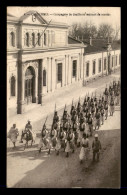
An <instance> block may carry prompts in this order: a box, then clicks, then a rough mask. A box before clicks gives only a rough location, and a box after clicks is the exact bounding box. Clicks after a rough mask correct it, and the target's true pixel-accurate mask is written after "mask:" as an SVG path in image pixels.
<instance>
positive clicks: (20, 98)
mask: <svg viewBox="0 0 127 195" xmlns="http://www.w3.org/2000/svg"><path fill="white" fill-rule="evenodd" d="M24 112H25V102H24V78H23V65H22V51H20V52H19V54H18V94H17V114H22V113H24Z"/></svg>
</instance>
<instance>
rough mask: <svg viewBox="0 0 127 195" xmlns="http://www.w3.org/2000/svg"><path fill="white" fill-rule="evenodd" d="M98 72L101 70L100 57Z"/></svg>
mask: <svg viewBox="0 0 127 195" xmlns="http://www.w3.org/2000/svg"><path fill="white" fill-rule="evenodd" d="M98 72H101V59H99V67H98Z"/></svg>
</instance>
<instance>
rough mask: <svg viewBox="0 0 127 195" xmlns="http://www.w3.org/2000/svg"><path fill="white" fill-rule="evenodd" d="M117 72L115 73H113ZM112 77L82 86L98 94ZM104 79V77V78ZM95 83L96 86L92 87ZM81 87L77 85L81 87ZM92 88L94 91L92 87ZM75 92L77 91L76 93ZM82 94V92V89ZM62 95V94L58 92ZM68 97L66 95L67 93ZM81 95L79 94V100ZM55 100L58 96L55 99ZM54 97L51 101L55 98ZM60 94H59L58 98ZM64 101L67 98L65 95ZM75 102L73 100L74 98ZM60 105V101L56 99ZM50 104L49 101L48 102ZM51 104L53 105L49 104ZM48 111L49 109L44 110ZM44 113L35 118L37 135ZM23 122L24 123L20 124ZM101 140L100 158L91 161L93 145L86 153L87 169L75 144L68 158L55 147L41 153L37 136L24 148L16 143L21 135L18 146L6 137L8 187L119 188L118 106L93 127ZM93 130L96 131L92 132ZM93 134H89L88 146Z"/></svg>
mask: <svg viewBox="0 0 127 195" xmlns="http://www.w3.org/2000/svg"><path fill="white" fill-rule="evenodd" d="M117 76H119V73H116V77H117ZM113 78H114V75H113V76H108V77H106V78H102V79H99V80H98V81H95V83H91V84H89V85H88V86H87V87H86V88H83V89H84V91H85V92H88V91H90V92H93V91H95V90H96V93H97V96H99V95H100V94H101V93H102V92H103V90H104V88H105V85H106V83H107V84H109V83H110V81H112V80H113ZM105 80H106V81H105ZM95 86H96V87H95ZM83 89H80V90H81V91H82V90H83ZM91 89H93V91H91ZM75 94H76V95H75ZM82 94H83V93H82ZM72 96H73V97H75V96H76V97H77V98H75V100H76V99H77V101H78V96H79V94H77V92H76V91H74V92H73V93H72ZM61 99H62V96H61ZM68 99H69V95H68ZM83 99H84V95H82V96H81V102H82V101H83ZM55 101H56V102H57V99H56V100H55ZM55 101H54V102H55ZM59 101H60V97H59V98H58V102H59ZM66 101H67V99H66ZM71 101H72V99H71V98H70V102H69V101H68V104H67V110H68V111H69V112H70V108H71ZM65 103H66V102H65ZM75 103H76V101H75ZM59 105H60V102H59ZM62 105H63V104H61V107H62V108H60V106H59V109H58V115H59V116H60V118H61V116H62V113H63V109H64V107H63V106H62ZM48 106H50V105H48ZM53 106H54V104H53V105H52V107H53ZM47 113H48V110H47ZM47 113H46V112H45V113H43V117H42V118H38V120H36V121H34V122H33V123H32V124H33V129H34V131H35V132H36V133H37V135H39V133H40V131H41V129H42V126H43V123H44V121H45V118H46V116H47ZM52 118H53V111H52V113H51V112H50V110H49V114H48V120H47V123H46V125H47V128H48V129H50V126H51V124H52ZM22 125H24V126H25V124H22ZM96 132H97V133H98V135H99V139H100V141H101V143H102V150H101V154H100V161H99V162H96V163H94V164H93V163H92V148H91V150H90V153H89V160H88V165H89V168H88V171H87V172H86V171H85V168H84V164H80V163H79V152H80V148H76V150H75V153H74V154H70V156H69V158H66V157H65V152H63V151H61V152H60V154H59V156H56V154H55V152H54V150H52V151H51V154H50V155H48V154H47V151H45V150H44V151H42V152H41V153H40V154H39V153H38V150H37V145H38V143H39V137H38V136H37V138H36V143H35V144H33V146H32V147H31V146H30V145H29V147H28V148H26V150H25V151H24V144H21V143H19V140H20V136H19V137H18V141H17V148H16V149H13V148H12V146H13V145H12V143H11V142H10V141H9V140H7V187H14V188H29V187H30V188H119V187H120V106H116V109H115V113H114V115H113V116H109V117H108V120H107V121H105V123H104V125H103V126H101V128H100V129H99V130H97V131H96ZM94 134H95V132H94ZM93 139H94V136H93V137H90V138H89V141H90V146H91V145H92V141H93Z"/></svg>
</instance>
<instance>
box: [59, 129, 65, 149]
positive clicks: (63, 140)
mask: <svg viewBox="0 0 127 195" xmlns="http://www.w3.org/2000/svg"><path fill="white" fill-rule="evenodd" d="M58 137H59V138H60V141H61V148H63V149H64V151H65V139H66V132H65V131H64V130H63V128H62V129H61V130H60V132H59V135H58Z"/></svg>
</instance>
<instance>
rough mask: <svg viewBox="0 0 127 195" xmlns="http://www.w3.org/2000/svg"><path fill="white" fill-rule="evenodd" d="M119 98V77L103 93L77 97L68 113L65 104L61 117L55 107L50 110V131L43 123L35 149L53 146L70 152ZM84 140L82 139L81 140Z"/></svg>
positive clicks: (102, 122) (113, 108)
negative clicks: (51, 117) (54, 109)
mask: <svg viewBox="0 0 127 195" xmlns="http://www.w3.org/2000/svg"><path fill="white" fill-rule="evenodd" d="M119 101H120V81H118V82H116V81H113V83H110V86H109V88H107V86H106V88H105V91H104V93H103V95H102V96H101V95H100V97H99V98H97V97H96V94H95V96H94V97H93V94H92V96H91V97H89V95H87V96H85V98H84V102H83V104H81V102H80V99H79V101H78V104H77V106H76V105H75V106H74V105H73V101H72V106H71V110H70V113H69V114H68V112H67V110H66V106H65V108H64V112H63V116H62V119H61V120H60V118H59V116H58V113H57V111H55V112H54V117H53V123H52V127H51V131H50V132H49V131H48V130H47V129H46V123H44V125H43V128H42V132H41V139H40V143H39V145H38V148H39V152H41V149H42V148H43V146H47V148H48V149H49V151H48V153H50V150H51V148H55V151H56V154H57V155H59V152H60V150H61V149H62V148H63V150H64V151H65V152H66V157H68V156H69V152H71V151H72V153H74V151H75V148H76V146H77V147H80V146H82V145H84V144H83V139H86V138H88V137H89V136H92V135H93V131H94V130H95V131H96V130H98V129H99V128H100V126H101V125H103V124H104V121H105V120H107V118H108V113H110V116H113V113H114V111H115V105H119ZM84 143H85V142H84Z"/></svg>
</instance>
